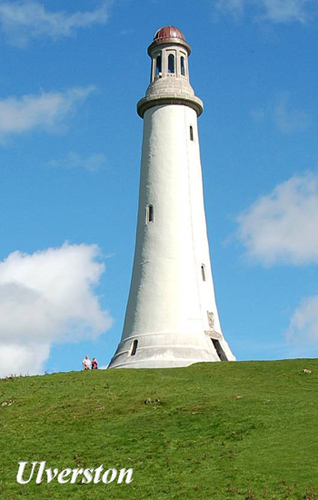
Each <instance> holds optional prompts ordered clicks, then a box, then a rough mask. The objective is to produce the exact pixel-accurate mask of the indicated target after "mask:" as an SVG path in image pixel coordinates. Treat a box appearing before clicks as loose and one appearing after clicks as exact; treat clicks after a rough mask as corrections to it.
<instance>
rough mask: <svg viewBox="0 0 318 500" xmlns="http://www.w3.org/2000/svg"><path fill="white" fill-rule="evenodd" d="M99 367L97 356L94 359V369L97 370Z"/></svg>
mask: <svg viewBox="0 0 318 500" xmlns="http://www.w3.org/2000/svg"><path fill="white" fill-rule="evenodd" d="M97 368H98V361H97V359H96V358H93V360H92V370H97Z"/></svg>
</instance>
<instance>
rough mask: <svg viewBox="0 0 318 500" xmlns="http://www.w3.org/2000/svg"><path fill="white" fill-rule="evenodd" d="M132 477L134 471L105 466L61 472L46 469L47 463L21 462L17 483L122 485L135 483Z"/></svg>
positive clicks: (68, 469) (67, 469) (55, 469)
mask: <svg viewBox="0 0 318 500" xmlns="http://www.w3.org/2000/svg"><path fill="white" fill-rule="evenodd" d="M132 475H133V469H119V470H117V469H114V468H112V469H104V466H103V465H100V466H99V467H96V468H87V469H82V468H80V469H70V468H66V469H62V470H59V469H57V468H53V469H52V468H49V467H46V462H19V469H18V473H17V482H18V483H19V484H28V483H30V482H31V481H32V480H33V481H34V482H35V483H36V484H40V483H43V482H46V483H50V482H51V481H57V482H58V483H60V484H66V483H70V484H74V483H76V482H81V483H83V484H89V483H95V484H97V483H104V484H109V483H112V482H113V481H115V482H117V483H118V484H121V483H131V482H132V481H133V478H132Z"/></svg>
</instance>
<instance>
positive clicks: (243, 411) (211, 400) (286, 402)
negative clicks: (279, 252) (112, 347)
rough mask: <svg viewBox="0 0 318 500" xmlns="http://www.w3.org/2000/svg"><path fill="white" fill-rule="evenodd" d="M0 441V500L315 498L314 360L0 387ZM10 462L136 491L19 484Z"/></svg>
mask: <svg viewBox="0 0 318 500" xmlns="http://www.w3.org/2000/svg"><path fill="white" fill-rule="evenodd" d="M304 369H309V370H311V373H304V372H303V370H304ZM147 398H151V400H152V401H153V402H151V403H149V404H145V400H146V399H147ZM156 399H158V400H160V401H157V402H154V400H156ZM9 401H13V403H12V404H11V405H10V406H9V405H4V406H1V404H2V403H6V402H9ZM0 430H1V433H0V450H1V458H0V497H1V499H3V500H11V499H12V500H16V499H20V498H21V499H23V498H28V499H30V500H35V499H40V500H47V499H50V500H51V499H52V500H55V499H63V500H65V499H68V498H71V499H76V500H77V499H97V500H99V499H100V500H102V499H103V500H104V499H105V500H106V499H125V500H133V499H136V500H139V499H147V500H148V499H150V500H161V499H186V500H191V499H203V500H209V499H213V500H215V499H216V500H217V499H232V498H237V499H256V500H258V499H263V498H265V499H271V500H272V499H308V500H311V499H317V498H318V360H317V359H311V360H308V359H307V360H305V359H303V360H287V361H275V362H240V363H211V364H210V363H209V364H208V363H203V364H198V365H193V366H191V367H188V368H180V369H166V370H108V371H91V372H71V373H58V374H53V375H45V376H37V377H16V378H7V379H3V380H0ZM19 461H46V463H47V467H51V468H54V467H57V468H59V469H65V468H67V467H69V468H71V469H73V468H76V467H91V468H93V467H98V466H99V465H101V464H103V465H104V467H105V468H106V469H108V468H113V467H115V468H117V469H121V468H129V467H132V468H133V469H134V475H133V479H134V480H133V482H132V483H131V484H117V483H115V482H114V483H111V484H103V483H99V484H92V483H90V484H81V483H80V482H78V483H77V484H73V485H72V484H65V485H61V484H59V483H57V482H56V481H53V482H51V483H50V484H47V483H41V484H40V485H36V484H35V482H34V481H32V482H30V483H29V484H26V485H19V484H18V483H17V482H16V475H17V471H18V462H19Z"/></svg>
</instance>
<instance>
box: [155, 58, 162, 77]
mask: <svg viewBox="0 0 318 500" xmlns="http://www.w3.org/2000/svg"><path fill="white" fill-rule="evenodd" d="M161 72H162V62H161V55H159V56H157V57H156V76H159V74H160V73H161Z"/></svg>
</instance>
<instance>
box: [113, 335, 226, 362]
mask: <svg viewBox="0 0 318 500" xmlns="http://www.w3.org/2000/svg"><path fill="white" fill-rule="evenodd" d="M199 338H201V340H202V342H201V343H199V342H198V335H193V334H176V333H152V334H142V335H138V336H134V337H133V336H132V337H129V338H127V339H125V340H123V341H122V342H120V344H119V346H118V349H117V351H116V353H115V355H114V356H113V358H112V360H111V362H110V364H109V366H108V368H177V367H183V366H189V365H192V364H194V363H202V362H218V361H223V360H224V361H225V360H227V361H235V357H234V356H233V354H232V352H231V351H230V349H229V347H228V345H227V343H226V342H225V340H224V339H223V338H222V339H221V340H220V341H219V346H220V347H221V351H222V352H223V355H222V356H220V352H219V353H218V352H217V350H216V348H215V345H214V344H213V342H212V339H211V338H210V337H208V336H205V335H204V334H202V333H201V335H200V336H199ZM221 357H222V359H221Z"/></svg>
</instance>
